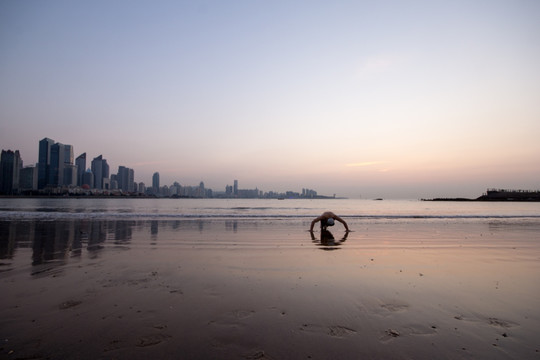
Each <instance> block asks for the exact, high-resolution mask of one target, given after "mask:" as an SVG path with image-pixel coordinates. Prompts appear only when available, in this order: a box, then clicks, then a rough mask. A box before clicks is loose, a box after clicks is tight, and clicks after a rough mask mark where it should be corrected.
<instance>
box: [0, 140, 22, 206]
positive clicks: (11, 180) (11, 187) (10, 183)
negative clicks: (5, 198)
mask: <svg viewBox="0 0 540 360" xmlns="http://www.w3.org/2000/svg"><path fill="white" fill-rule="evenodd" d="M21 168H22V160H21V155H20V154H19V150H15V151H11V150H7V151H5V150H2V154H1V156H0V193H3V194H8V195H12V194H16V193H18V192H19V174H20V171H21Z"/></svg>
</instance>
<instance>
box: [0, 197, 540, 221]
mask: <svg viewBox="0 0 540 360" xmlns="http://www.w3.org/2000/svg"><path fill="white" fill-rule="evenodd" d="M327 210H330V211H333V212H335V213H336V214H337V215H339V216H342V217H343V218H345V219H356V220H358V219H362V220H365V221H376V220H400V219H408V220H410V219H419V220H421V219H447V220H452V219H494V218H497V219H514V220H520V219H523V220H527V219H528V220H530V219H540V203H525V202H446V201H444V202H432V201H420V200H382V201H376V200H359V199H316V200H307V199H301V200H289V199H285V200H277V199H132V198H121V199H103V198H100V199H87V198H77V199H73V198H68V199H63V198H52V199H49V198H47V199H42V198H6V199H0V220H58V219H96V220H110V219H117V220H130V219H150V220H152V219H158V220H167V219H171V220H179V219H213V218H215V219H228V218H234V219H287V218H289V219H292V218H296V219H307V218H313V217H316V216H318V215H320V214H321V213H322V212H324V211H327Z"/></svg>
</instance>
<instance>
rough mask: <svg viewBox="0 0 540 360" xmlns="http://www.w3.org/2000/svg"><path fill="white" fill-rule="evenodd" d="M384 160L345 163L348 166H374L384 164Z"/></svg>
mask: <svg viewBox="0 0 540 360" xmlns="http://www.w3.org/2000/svg"><path fill="white" fill-rule="evenodd" d="M382 163H383V161H364V162H358V163H350V164H345V166H347V167H360V166H372V165H377V164H382Z"/></svg>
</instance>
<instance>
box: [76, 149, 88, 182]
mask: <svg viewBox="0 0 540 360" xmlns="http://www.w3.org/2000/svg"><path fill="white" fill-rule="evenodd" d="M75 165H77V186H82V184H83V175H84V172H85V170H86V153H82V154H81V155H79V156H77V159H75Z"/></svg>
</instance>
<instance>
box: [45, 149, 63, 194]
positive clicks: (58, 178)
mask: <svg viewBox="0 0 540 360" xmlns="http://www.w3.org/2000/svg"><path fill="white" fill-rule="evenodd" d="M65 154H66V153H65V149H64V144H61V143H56V144H53V145H52V146H51V150H50V162H49V181H48V183H47V184H48V185H52V186H59V185H63V184H64V156H65Z"/></svg>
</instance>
